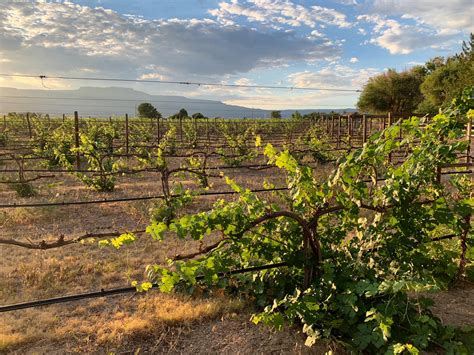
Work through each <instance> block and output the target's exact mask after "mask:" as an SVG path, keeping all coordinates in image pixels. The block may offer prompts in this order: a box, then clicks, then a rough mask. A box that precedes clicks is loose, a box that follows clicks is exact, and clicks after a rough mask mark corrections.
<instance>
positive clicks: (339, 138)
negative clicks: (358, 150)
mask: <svg viewBox="0 0 474 355" xmlns="http://www.w3.org/2000/svg"><path fill="white" fill-rule="evenodd" d="M340 143H341V115H339V116H338V118H337V143H336V144H337V148H339V146H340Z"/></svg>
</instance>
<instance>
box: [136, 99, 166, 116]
mask: <svg viewBox="0 0 474 355" xmlns="http://www.w3.org/2000/svg"><path fill="white" fill-rule="evenodd" d="M137 110H138V116H139V117H142V118H161V113H159V112H158V110H157V109H156V108H155V106H153V105H152V104H150V103H148V102H142V103H141V104H140V105H138V107H137Z"/></svg>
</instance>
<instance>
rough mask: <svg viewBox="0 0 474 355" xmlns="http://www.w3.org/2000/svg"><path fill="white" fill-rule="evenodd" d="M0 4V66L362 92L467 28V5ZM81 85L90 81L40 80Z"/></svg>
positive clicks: (242, 98)
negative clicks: (373, 78) (375, 78)
mask: <svg viewBox="0 0 474 355" xmlns="http://www.w3.org/2000/svg"><path fill="white" fill-rule="evenodd" d="M0 2H1V5H2V11H1V12H0V69H1V70H0V71H1V72H3V73H22V74H38V75H39V74H43V75H51V76H53V75H67V76H78V77H84V76H95V77H121V78H131V79H157V80H184V81H206V82H219V83H230V84H233V83H241V84H262V85H282V86H298V87H304V86H310V87H324V88H350V89H360V88H361V87H362V86H363V85H364V83H365V82H366V81H367V79H368V78H369V77H370V76H372V75H376V74H378V73H381V72H383V71H384V70H386V69H387V68H395V69H398V70H403V69H406V68H409V67H411V66H413V65H415V64H417V63H423V62H425V61H426V60H428V59H429V58H432V57H434V56H446V55H450V54H452V53H455V52H456V51H459V49H460V44H461V42H462V40H465V39H467V38H468V35H469V32H470V31H474V29H473V27H474V26H473V13H474V5H473V2H472V0H451V1H446V0H443V1H441V0H418V1H408V0H399V1H396V0H326V1H300V0H225V1H224V0H222V1H215V0H196V1H191V0H188V1H185V0H160V1H152V0H135V1H133V0H81V1H72V2H65V1H5V0H4V1H0ZM93 85H96V86H110V83H107V82H103V83H101V82H98V83H96V82H94V83H93ZM0 86H12V87H18V88H41V89H45V88H44V86H43V84H42V83H41V81H39V80H35V79H33V80H31V79H18V78H16V79H12V78H3V79H1V80H0ZM79 86H92V84H91V83H90V82H81V81H75V82H71V81H61V80H53V79H48V80H47V83H46V87H48V88H50V89H74V88H77V87H79ZM124 86H125V85H124ZM127 86H129V87H133V88H135V89H137V90H142V91H146V92H148V93H154V94H172V95H183V96H188V97H199V98H208V99H216V100H222V101H225V102H227V103H232V104H239V105H246V106H251V107H262V108H269V107H272V108H309V107H325V106H334V107H351V106H354V105H355V102H356V101H357V96H358V94H357V93H339V94H336V93H334V92H330V91H320V92H302V91H284V90H268V89H254V90H250V89H222V88H210V87H203V86H201V87H182V86H181V87H180V86H176V85H158V84H129V85H127Z"/></svg>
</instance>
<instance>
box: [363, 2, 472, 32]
mask: <svg viewBox="0 0 474 355" xmlns="http://www.w3.org/2000/svg"><path fill="white" fill-rule="evenodd" d="M372 11H374V12H375V13H379V14H384V15H400V16H403V17H404V18H412V19H416V20H417V21H418V22H420V23H423V24H426V25H429V26H431V27H433V28H436V29H438V30H439V31H440V33H442V34H453V33H455V32H460V31H462V32H465V33H468V32H474V21H473V14H474V1H472V0H416V1H408V0H400V1H394V0H374V3H373V5H372Z"/></svg>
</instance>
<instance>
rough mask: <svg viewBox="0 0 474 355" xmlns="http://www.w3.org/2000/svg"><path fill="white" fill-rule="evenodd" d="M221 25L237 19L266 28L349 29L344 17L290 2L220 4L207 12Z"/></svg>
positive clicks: (243, 0) (239, 0)
mask: <svg viewBox="0 0 474 355" xmlns="http://www.w3.org/2000/svg"><path fill="white" fill-rule="evenodd" d="M208 12H209V13H210V14H211V15H212V16H215V17H216V18H217V19H218V21H220V22H221V23H223V24H234V20H235V19H236V18H237V17H244V18H245V19H246V20H247V21H249V22H260V23H263V24H266V25H269V26H275V24H276V23H278V24H280V25H287V26H292V27H300V26H303V25H305V26H308V27H311V28H314V27H316V25H317V24H319V25H320V27H321V28H324V27H323V26H324V25H333V26H338V27H341V28H347V27H351V24H350V23H349V22H348V21H347V18H346V15H344V14H343V13H342V12H339V11H337V10H334V9H330V8H327V7H322V6H318V5H313V6H309V7H306V6H303V5H299V4H295V3H293V2H292V1H289V0H231V1H230V2H225V1H223V2H220V3H219V7H218V8H216V9H212V10H209V11H208Z"/></svg>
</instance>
